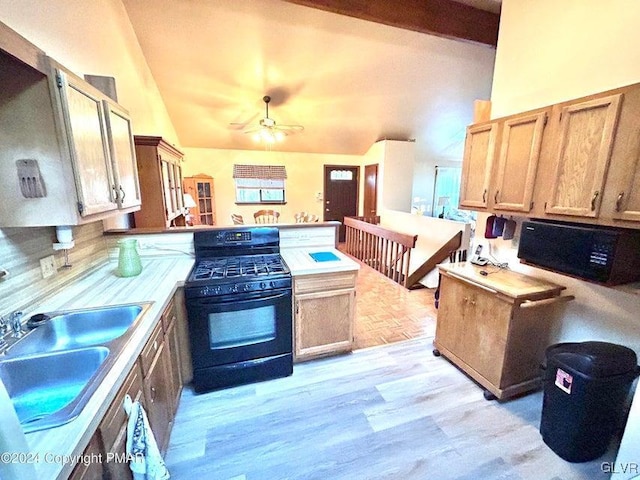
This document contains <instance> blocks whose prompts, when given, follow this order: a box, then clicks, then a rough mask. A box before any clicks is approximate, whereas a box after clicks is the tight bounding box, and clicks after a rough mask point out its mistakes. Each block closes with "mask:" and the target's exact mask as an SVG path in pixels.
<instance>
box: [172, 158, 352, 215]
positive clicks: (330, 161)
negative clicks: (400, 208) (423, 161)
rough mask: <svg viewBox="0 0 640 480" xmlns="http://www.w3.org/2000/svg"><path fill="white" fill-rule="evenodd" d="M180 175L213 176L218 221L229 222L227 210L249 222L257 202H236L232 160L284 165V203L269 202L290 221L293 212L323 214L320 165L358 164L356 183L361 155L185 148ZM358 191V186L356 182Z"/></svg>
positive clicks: (235, 162)
mask: <svg viewBox="0 0 640 480" xmlns="http://www.w3.org/2000/svg"><path fill="white" fill-rule="evenodd" d="M183 150H184V153H185V163H184V165H183V176H185V177H188V176H190V175H195V174H198V173H205V174H207V175H211V176H212V177H213V178H214V189H215V206H216V217H217V223H218V225H229V224H231V214H232V213H237V214H240V215H242V216H243V217H244V219H245V222H247V223H253V212H255V211H256V210H260V208H261V207H260V206H258V205H236V204H235V183H234V181H233V165H234V164H252V165H284V166H285V168H286V170H287V183H286V200H287V203H286V205H273V206H269V207H268V208H273V209H274V210H277V211H279V212H280V214H281V216H280V223H293V222H294V218H293V216H294V215H295V213H296V212H300V211H306V212H307V213H315V214H316V215H318V216H319V217H320V219H322V218H323V208H324V201H323V199H322V198H320V199H318V194H320V195H323V193H324V184H323V180H324V165H356V166H360V167H361V168H360V184H361V185H362V182H363V177H364V169H363V168H362V165H363V157H362V156H360V155H327V154H311V153H291V152H271V151H253V150H218V149H210V148H185V149H183ZM360 193H361V195H362V186H360Z"/></svg>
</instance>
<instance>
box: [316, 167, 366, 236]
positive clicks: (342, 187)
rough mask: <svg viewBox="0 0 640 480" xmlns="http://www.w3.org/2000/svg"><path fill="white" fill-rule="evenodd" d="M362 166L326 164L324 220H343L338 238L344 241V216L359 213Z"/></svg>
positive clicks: (353, 215) (352, 215)
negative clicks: (359, 186) (359, 187)
mask: <svg viewBox="0 0 640 480" xmlns="http://www.w3.org/2000/svg"><path fill="white" fill-rule="evenodd" d="M359 176H360V167H358V166H346V165H325V166H324V221H325V222H327V221H331V220H336V221H338V222H341V223H342V225H340V229H339V232H338V240H339V241H340V242H344V239H345V232H346V229H345V226H344V217H355V216H356V215H358V185H359Z"/></svg>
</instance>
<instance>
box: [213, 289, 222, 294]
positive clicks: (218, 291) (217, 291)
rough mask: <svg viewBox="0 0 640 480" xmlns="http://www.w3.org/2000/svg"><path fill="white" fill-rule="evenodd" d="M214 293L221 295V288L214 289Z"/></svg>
mask: <svg viewBox="0 0 640 480" xmlns="http://www.w3.org/2000/svg"><path fill="white" fill-rule="evenodd" d="M213 293H215V294H216V295H220V287H215V288H214V289H213Z"/></svg>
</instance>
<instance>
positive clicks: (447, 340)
mask: <svg viewBox="0 0 640 480" xmlns="http://www.w3.org/2000/svg"><path fill="white" fill-rule="evenodd" d="M510 319H511V305H510V304H508V303H506V302H503V301H501V300H499V299H498V298H497V297H496V296H495V294H493V293H490V292H486V291H484V290H481V289H480V288H476V287H472V286H469V285H466V284H465V283H463V282H461V281H458V280H454V279H451V278H449V277H448V276H446V275H443V276H442V280H441V284H440V303H439V305H438V321H437V323H436V344H437V345H438V347H439V348H444V349H446V350H448V351H449V352H451V353H452V354H453V355H455V356H456V357H457V358H458V359H460V360H462V361H463V362H464V363H465V364H466V365H467V366H468V367H470V368H471V369H473V370H474V371H475V372H477V373H479V374H480V375H482V377H484V378H485V379H486V380H487V381H488V382H489V383H490V384H491V385H493V386H494V387H500V384H501V374H502V368H503V360H504V356H505V351H506V342H507V335H508V330H509V321H510ZM472 376H473V375H472Z"/></svg>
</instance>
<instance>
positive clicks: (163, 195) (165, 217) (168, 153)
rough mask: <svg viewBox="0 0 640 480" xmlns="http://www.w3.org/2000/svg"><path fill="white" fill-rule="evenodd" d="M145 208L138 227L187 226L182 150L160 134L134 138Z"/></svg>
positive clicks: (137, 217) (137, 214) (137, 213)
mask: <svg viewBox="0 0 640 480" xmlns="http://www.w3.org/2000/svg"><path fill="white" fill-rule="evenodd" d="M134 143H135V151H136V158H137V164H138V177H139V179H140V191H141V195H142V208H141V209H140V211H138V212H135V215H134V218H135V224H136V227H138V228H140V227H143V228H147V227H160V228H165V227H169V226H171V225H180V226H184V200H183V197H182V166H181V162H182V158H183V155H182V152H180V150H178V149H176V148H175V147H173V146H172V145H171V144H169V143H167V142H166V141H165V140H164V139H162V138H161V137H151V136H139V135H136V136H135V137H134Z"/></svg>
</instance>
